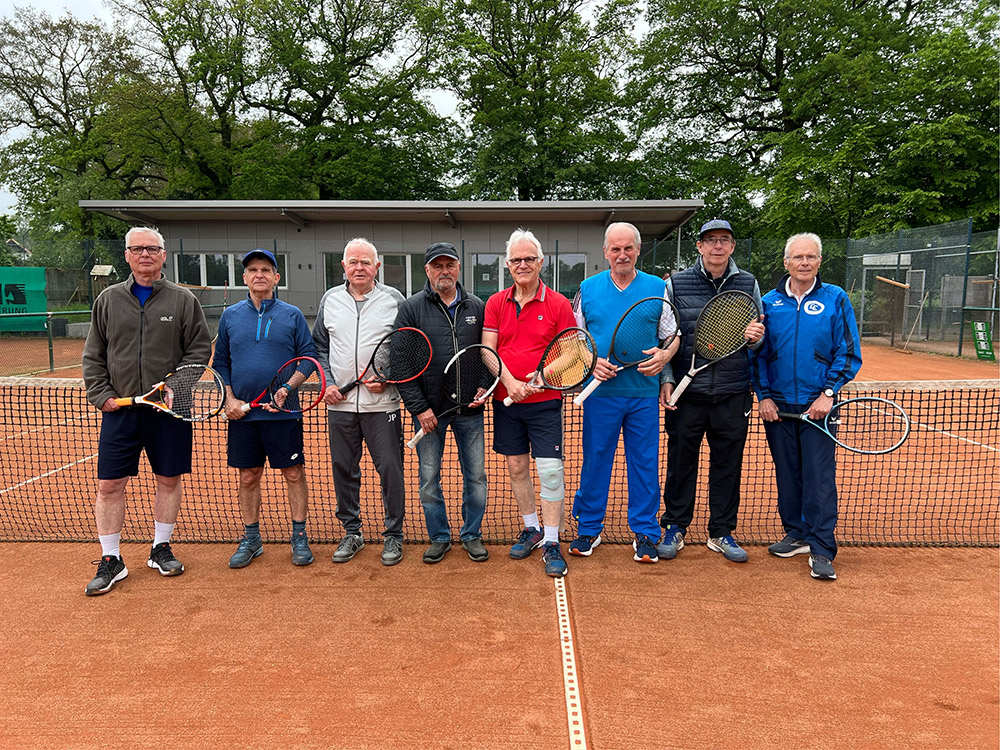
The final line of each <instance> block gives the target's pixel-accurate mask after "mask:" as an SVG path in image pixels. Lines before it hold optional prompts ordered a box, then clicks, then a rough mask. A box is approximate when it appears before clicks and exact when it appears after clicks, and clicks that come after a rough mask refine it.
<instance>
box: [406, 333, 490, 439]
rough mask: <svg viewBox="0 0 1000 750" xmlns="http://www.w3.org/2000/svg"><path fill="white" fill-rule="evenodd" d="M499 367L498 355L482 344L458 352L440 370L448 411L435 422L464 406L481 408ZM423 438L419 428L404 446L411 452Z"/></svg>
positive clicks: (442, 413)
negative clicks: (478, 406) (442, 375)
mask: <svg viewBox="0 0 1000 750" xmlns="http://www.w3.org/2000/svg"><path fill="white" fill-rule="evenodd" d="M502 367H503V364H502V362H501V361H500V355H499V354H497V353H496V351H495V350H494V349H491V348H490V347H488V346H486V345H485V344H473V345H472V346H467V347H465V348H464V349H462V350H461V351H460V352H458V353H457V354H456V355H455V356H454V357H452V358H451V359H450V360H448V364H446V365H445V366H444V381H443V383H442V385H443V387H444V394H445V398H446V399H447V403H450V404H452V406H450V407H449V408H447V409H445V410H444V411H443V412H441V413H440V414H438V415H437V419H438V421H440V420H442V419H444V418H445V417H447V416H449V415H451V414H454V413H455V412H457V411H458V410H459V409H462V408H465V407H467V406H475V405H479V404H481V403H482V402H483V401H485V400H486V399H487V398H489V396H490V394H491V393H493V391H494V389H495V388H496V387H497V383H499V382H500V370H501V368H502ZM423 437H424V429H423V428H422V427H421V428H420V429H419V430H417V434H415V435H414V436H413V437H412V438H411V439H410V440H409V441H408V442H407V443H406V446H407V447H408V448H413V447H415V446H416V444H417V443H419V442H420V441H421V439H423Z"/></svg>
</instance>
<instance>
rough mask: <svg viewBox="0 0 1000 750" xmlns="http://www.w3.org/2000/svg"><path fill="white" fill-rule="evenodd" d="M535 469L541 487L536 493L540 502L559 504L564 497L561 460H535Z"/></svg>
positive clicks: (564, 486)
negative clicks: (539, 497)
mask: <svg viewBox="0 0 1000 750" xmlns="http://www.w3.org/2000/svg"><path fill="white" fill-rule="evenodd" d="M535 468H536V469H537V470H538V480H539V482H540V483H541V485H542V487H541V490H540V491H539V493H538V494H539V495H540V496H541V498H542V500H546V501H548V502H550V503H558V502H561V501H562V499H563V497H565V495H566V484H565V482H564V481H563V462H562V459H561V458H536V459H535Z"/></svg>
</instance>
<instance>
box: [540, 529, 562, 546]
mask: <svg viewBox="0 0 1000 750" xmlns="http://www.w3.org/2000/svg"><path fill="white" fill-rule="evenodd" d="M543 544H559V527H558V526H546V527H545V541H544V542H543Z"/></svg>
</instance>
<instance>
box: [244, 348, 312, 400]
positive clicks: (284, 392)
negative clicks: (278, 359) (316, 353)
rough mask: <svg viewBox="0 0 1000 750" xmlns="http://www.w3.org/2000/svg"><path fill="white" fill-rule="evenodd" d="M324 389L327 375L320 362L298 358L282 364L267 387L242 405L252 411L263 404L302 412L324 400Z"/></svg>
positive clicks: (307, 358)
mask: <svg viewBox="0 0 1000 750" xmlns="http://www.w3.org/2000/svg"><path fill="white" fill-rule="evenodd" d="M325 390H326V375H325V374H324V373H323V368H322V367H321V366H320V363H319V362H317V361H316V360H315V359H313V358H312V357H296V358H295V359H290V360H288V361H287V362H285V364H283V365H282V366H281V367H279V368H278V371H277V372H276V373H275V375H274V377H273V378H271V382H270V383H269V384H268V386H267V388H265V389H264V390H263V391H261V394H260V395H259V396H258V397H257V398H255V399H254V400H253V401H250V402H249V403H246V404H243V406H241V407H240V408H241V409H242V410H243V411H250V410H251V409H253V408H255V407H258V406H262V407H269V408H270V409H272V410H275V411H283V412H287V413H288V414H299V413H301V412H304V411H309V410H310V409H312V408H313V407H314V406H317V405H318V404H319V402H320V401H322V400H323V391H325Z"/></svg>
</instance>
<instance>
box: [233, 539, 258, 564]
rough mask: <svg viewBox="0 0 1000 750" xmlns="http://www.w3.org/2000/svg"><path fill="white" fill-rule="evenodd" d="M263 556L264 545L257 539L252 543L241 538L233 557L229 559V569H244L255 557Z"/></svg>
mask: <svg viewBox="0 0 1000 750" xmlns="http://www.w3.org/2000/svg"><path fill="white" fill-rule="evenodd" d="M263 554H264V543H263V542H262V541H261V540H260V537H257V538H256V539H254V540H253V541H251V540H249V539H247V538H246V537H243V538H242V539H240V543H239V546H237V547H236V551H235V552H234V553H233V556H232V557H230V558H229V567H230V568H245V567H246V566H247V565H249V564H250V563H251V561H252V560H253V559H254V558H255V557H260V556H261V555H263Z"/></svg>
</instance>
